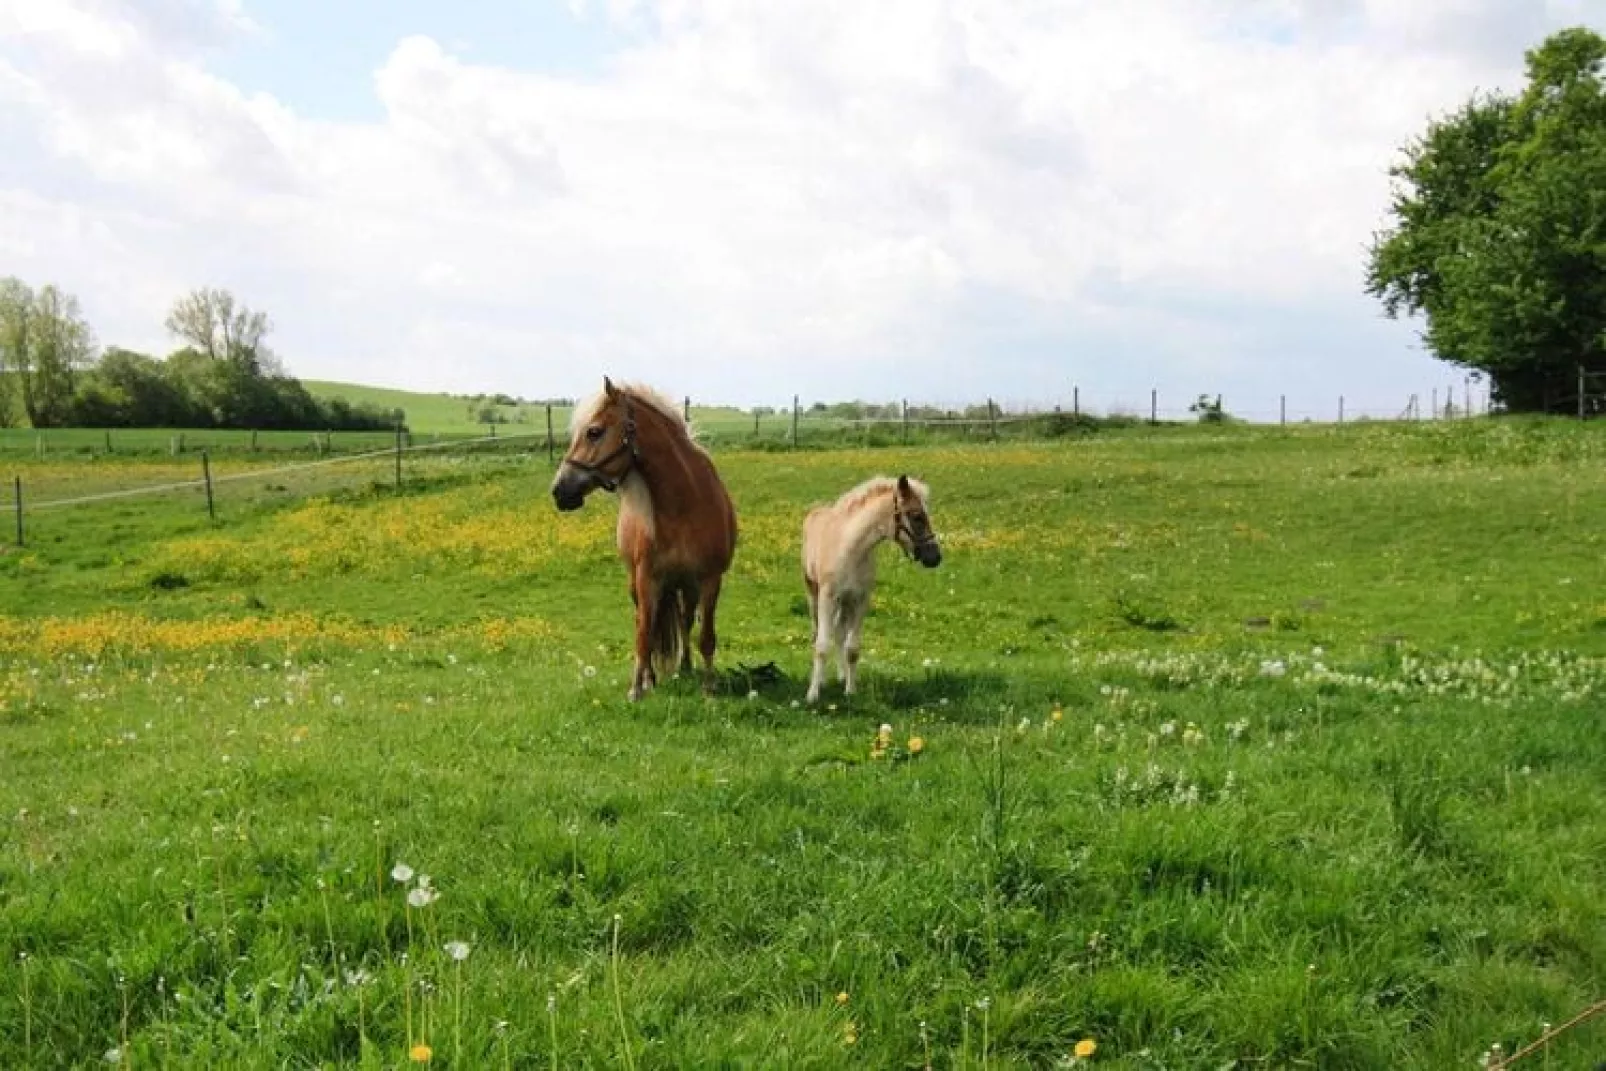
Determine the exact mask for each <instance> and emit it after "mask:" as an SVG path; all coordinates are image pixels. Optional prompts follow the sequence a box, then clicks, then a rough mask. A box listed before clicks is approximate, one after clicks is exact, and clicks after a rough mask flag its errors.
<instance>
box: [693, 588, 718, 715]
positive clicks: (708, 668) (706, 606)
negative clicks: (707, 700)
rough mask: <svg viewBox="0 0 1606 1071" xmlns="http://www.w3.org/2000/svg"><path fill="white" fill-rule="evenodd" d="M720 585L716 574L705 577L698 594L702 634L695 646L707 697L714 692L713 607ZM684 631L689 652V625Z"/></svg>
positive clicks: (715, 644)
mask: <svg viewBox="0 0 1606 1071" xmlns="http://www.w3.org/2000/svg"><path fill="white" fill-rule="evenodd" d="M720 583H721V578H720V576H719V575H718V574H717V573H716V574H715V575H713V576H710V577H705V578H704V579H703V583H702V590H701V592H700V593H699V594H700V599H701V603H702V605H701V607H700V609H701V611H702V615H703V632H702V635H701V636H699V637H698V640H697V646H698V649H699V650H700V651H701V652H702V655H703V692H704V693H705V694H707V695H712V694H713V692H714V649H715V648H716V647H717V646H718V643H719V640H718V637H717V636H716V635H715V632H714V607H715V606H716V605H718V603H719V588H720ZM688 620H689V615H688ZM686 630H687V632H686V649H687V650H688V651H690V650H691V625H690V624H689V623H688V624H687V626H686ZM690 659H691V656H690V655H687V668H688V669H690V668H691V661H690Z"/></svg>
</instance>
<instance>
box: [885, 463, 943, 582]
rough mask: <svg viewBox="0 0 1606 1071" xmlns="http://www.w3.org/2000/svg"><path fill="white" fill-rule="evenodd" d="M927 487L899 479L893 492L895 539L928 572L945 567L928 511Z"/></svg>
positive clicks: (905, 477)
mask: <svg viewBox="0 0 1606 1071" xmlns="http://www.w3.org/2000/svg"><path fill="white" fill-rule="evenodd" d="M925 491H926V489H925V485H924V484H919V483H915V482H912V481H911V480H910V479H909V477H908V476H899V477H898V487H897V489H896V490H895V491H893V500H892V501H893V506H892V510H893V513H892V515H893V518H894V525H895V527H894V529H893V538H894V539H896V540H897V541H898V546H900V547H902V548H903V552H904V553H905V554H907V555H909V557H911V558H913V559H914V560H915V561H917V562H919V563H920V564H921V565H924V566H925V567H926V568H927V569H935V568H936V567H937V566H939V565H941V564H942V547H941V546H939V545H938V543H937V532H936V530H935V529H933V528H932V527H931V511H930V510H928V509H927V508H926V493H925Z"/></svg>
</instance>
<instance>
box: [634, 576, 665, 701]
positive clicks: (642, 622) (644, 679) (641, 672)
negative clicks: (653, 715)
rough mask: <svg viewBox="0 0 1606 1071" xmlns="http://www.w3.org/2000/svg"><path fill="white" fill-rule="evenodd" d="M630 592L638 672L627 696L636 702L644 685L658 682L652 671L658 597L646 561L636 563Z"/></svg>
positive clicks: (648, 685) (647, 685)
mask: <svg viewBox="0 0 1606 1071" xmlns="http://www.w3.org/2000/svg"><path fill="white" fill-rule="evenodd" d="M630 593H631V595H632V597H633V598H634V600H635V603H636V672H635V676H634V677H633V678H632V680H631V682H630V692H629V695H628V696H627V698H629V700H630V701H631V702H632V703H634V702H636V701H637V700H639V699H640V698H641V693H642V691H643V690H644V687H651V686H652V685H654V684H657V683H658V681H657V678H656V677H655V676H654V674H653V671H652V616H653V611H654V609H655V608H656V607H657V605H658V599H657V593H656V592H654V591H653V583H652V573H651V572H650V571H649V570H648V568H647V563H646V562H644V561H643V562H640V563H638V564H637V565H636V569H635V577H634V583H633V584H632V585H631V588H630Z"/></svg>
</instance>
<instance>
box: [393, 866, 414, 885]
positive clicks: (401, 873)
mask: <svg viewBox="0 0 1606 1071" xmlns="http://www.w3.org/2000/svg"><path fill="white" fill-rule="evenodd" d="M390 877H391V880H392V881H399V882H401V883H402V884H403V885H405V884H407V883H408V882H409V881H412V880H413V868H412V867H410V866H408V865H407V864H406V863H397V864H396V865H395V866H393V867H391V868H390Z"/></svg>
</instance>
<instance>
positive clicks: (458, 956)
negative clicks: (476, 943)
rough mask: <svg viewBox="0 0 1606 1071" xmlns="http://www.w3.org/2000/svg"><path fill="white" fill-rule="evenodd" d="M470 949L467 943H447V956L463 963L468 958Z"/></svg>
mask: <svg viewBox="0 0 1606 1071" xmlns="http://www.w3.org/2000/svg"><path fill="white" fill-rule="evenodd" d="M468 953H469V947H468V942H467V941H447V942H446V954H447V955H448V956H451V957H452V958H453V959H454V960H456V961H457V962H459V963H461V962H463V961H464V960H465V959H467V958H468Z"/></svg>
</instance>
